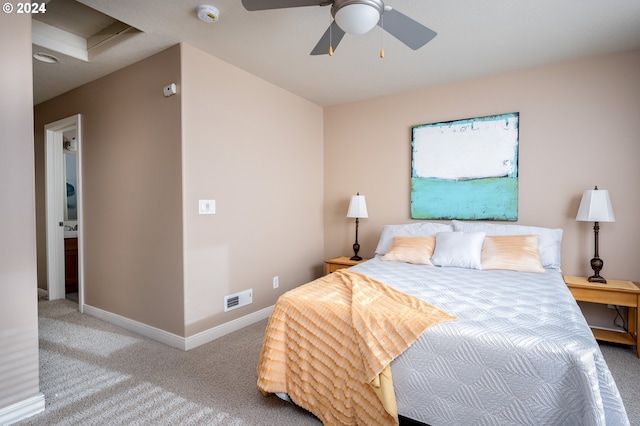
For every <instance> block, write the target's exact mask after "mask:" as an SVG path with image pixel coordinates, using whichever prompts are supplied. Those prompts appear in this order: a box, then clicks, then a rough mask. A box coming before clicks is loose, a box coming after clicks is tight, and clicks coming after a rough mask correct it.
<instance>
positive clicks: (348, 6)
mask: <svg viewBox="0 0 640 426" xmlns="http://www.w3.org/2000/svg"><path fill="white" fill-rule="evenodd" d="M331 13H332V14H333V18H334V19H335V20H336V23H337V24H338V26H339V27H340V28H342V30H343V31H344V32H346V33H347V34H352V35H362V34H366V33H368V32H369V31H371V30H372V29H373V27H375V26H376V24H377V23H378V21H380V17H381V16H382V14H383V13H384V3H382V1H381V0H343V1H340V0H336V1H335V2H334V3H333V7H332V8H331Z"/></svg>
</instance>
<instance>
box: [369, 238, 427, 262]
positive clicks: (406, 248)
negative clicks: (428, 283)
mask: <svg viewBox="0 0 640 426" xmlns="http://www.w3.org/2000/svg"><path fill="white" fill-rule="evenodd" d="M435 246H436V239H435V237H393V242H392V243H391V248H390V249H389V251H388V252H387V254H385V255H384V256H382V260H394V261H396V262H406V263H414V264H417V265H433V263H431V255H433V249H434V248H435Z"/></svg>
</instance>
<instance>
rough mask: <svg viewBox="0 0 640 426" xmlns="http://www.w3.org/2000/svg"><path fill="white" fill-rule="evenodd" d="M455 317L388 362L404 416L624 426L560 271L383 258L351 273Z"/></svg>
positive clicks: (436, 425)
mask: <svg viewBox="0 0 640 426" xmlns="http://www.w3.org/2000/svg"><path fill="white" fill-rule="evenodd" d="M353 270H354V271H357V272H361V273H363V274H366V275H368V276H370V277H372V278H374V279H377V280H379V281H382V282H384V283H386V284H388V285H390V286H392V287H394V288H396V289H398V290H401V291H403V292H405V293H408V294H411V295H414V296H417V297H419V298H420V299H422V300H424V301H426V302H428V303H431V304H433V305H435V306H437V307H439V308H441V309H443V310H445V311H447V312H449V313H450V314H453V315H455V316H457V317H458V321H454V322H446V323H442V324H438V325H434V326H432V327H430V328H429V329H427V331H426V332H424V333H423V334H422V335H421V336H420V338H419V339H418V340H417V341H416V342H415V343H414V344H413V345H412V346H411V347H409V349H407V350H406V351H405V352H404V353H402V354H401V355H400V356H399V357H398V358H396V359H395V360H394V361H392V363H391V370H392V374H393V381H394V388H395V392H396V400H397V405H398V412H399V414H400V415H402V416H405V417H408V418H411V419H415V420H418V421H421V422H424V423H427V424H429V425H431V426H440V425H447V426H448V425H514V424H517V425H581V426H583V425H616V426H618V425H628V424H629V420H628V418H627V415H626V411H625V408H624V405H623V403H622V400H621V397H620V394H619V392H618V389H617V387H616V384H615V381H614V379H613V377H612V375H611V373H610V371H609V368H608V366H607V364H606V362H605V360H604V358H603V356H602V353H601V352H600V348H599V346H598V344H597V342H596V341H595V339H594V337H593V334H592V333H591V330H590V328H589V326H588V325H587V323H586V321H585V319H584V316H583V315H582V312H581V311H580V308H579V307H578V305H577V303H576V302H575V300H574V299H573V297H572V295H571V293H570V292H569V290H568V289H567V287H566V285H565V284H564V281H563V279H562V275H561V273H560V272H558V271H554V270H548V271H547V272H546V273H527V272H513V271H505V270H491V271H481V270H475V269H464V268H455V267H446V268H442V267H434V266H425V265H413V264H408V263H402V262H390V261H382V260H380V257H379V256H377V257H375V258H374V259H371V260H369V261H367V262H364V263H361V264H359V265H357V266H355V267H353Z"/></svg>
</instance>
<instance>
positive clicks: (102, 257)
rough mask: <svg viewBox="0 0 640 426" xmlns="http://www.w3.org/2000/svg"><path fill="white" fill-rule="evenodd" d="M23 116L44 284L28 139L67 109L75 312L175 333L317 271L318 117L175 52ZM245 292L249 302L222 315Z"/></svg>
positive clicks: (288, 97) (230, 71)
mask: <svg viewBox="0 0 640 426" xmlns="http://www.w3.org/2000/svg"><path fill="white" fill-rule="evenodd" d="M171 82H175V83H176V84H177V85H178V94H177V95H175V96H171V97H169V98H165V97H163V95H162V88H163V87H164V86H165V85H167V84H168V83H171ZM35 111H36V127H35V128H36V148H37V153H36V154H37V155H36V164H37V169H38V170H39V174H38V179H37V187H38V214H39V217H40V220H39V222H38V223H39V226H38V231H39V233H38V235H39V247H40V252H41V253H42V255H41V258H42V259H43V264H42V265H41V267H40V270H39V276H40V278H41V280H44V282H45V283H44V285H45V286H46V264H45V263H44V257H45V255H46V252H45V247H44V232H45V225H44V214H45V212H44V145H43V144H44V141H43V134H42V130H41V129H42V128H43V127H44V125H45V124H46V123H49V122H52V121H55V120H58V119H60V118H64V117H67V116H70V115H73V114H77V113H79V114H82V120H83V122H82V128H83V134H82V169H83V197H84V201H83V205H84V226H83V232H84V239H85V248H84V255H85V272H84V275H85V302H86V303H87V304H88V305H91V306H93V307H96V308H100V309H102V310H105V311H107V312H111V313H115V314H118V315H121V316H123V317H125V318H129V319H132V320H135V321H139V322H141V323H144V324H147V325H150V326H152V327H156V328H159V329H161V330H164V331H168V332H170V333H173V334H175V335H178V336H184V337H188V336H192V335H194V334H196V333H199V332H202V331H206V330H208V329H210V328H213V327H216V326H218V325H222V324H224V323H227V322H229V321H231V320H233V319H236V318H238V317H241V316H245V315H247V314H249V313H252V312H255V311H258V310H260V309H264V308H267V307H269V306H271V305H273V303H275V300H276V299H277V297H278V296H279V295H280V294H282V293H283V292H285V291H286V290H288V289H291V288H293V287H295V286H297V285H299V284H300V283H303V282H306V281H309V280H311V279H313V278H315V277H317V276H318V275H319V274H321V272H322V260H323V259H322V253H323V230H322V215H323V209H322V203H323V198H322V194H323V167H322V161H323V157H322V155H323V152H322V149H323V148H322V146H323V145H322V144H323V134H322V120H323V115H322V108H320V107H318V106H316V105H314V104H312V103H310V102H308V101H305V100H303V99H301V98H300V97H298V96H295V95H293V94H291V93H289V92H287V91H284V90H283V89H280V88H278V87H276V86H273V85H272V84H269V83H266V82H265V81H263V80H261V79H259V78H257V77H255V76H252V75H250V74H248V73H246V72H244V71H241V70H239V69H238V68H235V67H232V66H230V65H229V64H227V63H225V62H223V61H220V60H218V59H216V58H214V57H212V56H211V55H208V54H205V53H203V52H201V51H199V50H197V49H194V48H192V47H190V46H188V45H182V46H174V47H172V48H170V49H168V50H167V51H165V52H162V53H160V54H158V55H155V56H153V57H151V58H148V59H146V60H144V61H141V62H139V63H137V64H134V65H132V66H130V67H127V68H125V69H123V70H121V71H118V72H116V73H113V74H111V75H109V76H107V77H105V78H102V79H100V80H98V81H95V82H92V83H89V84H87V85H85V86H82V87H80V88H78V89H75V90H73V91H71V92H69V93H67V94H64V95H62V96H59V97H57V98H55V99H53V100H51V101H48V102H45V103H43V104H40V105H38V106H36V108H35ZM199 199H213V200H215V201H216V203H217V213H216V214H215V215H211V216H208V215H199V214H198V200H199ZM276 275H277V276H279V281H280V287H279V288H278V289H277V290H274V289H273V288H272V278H273V276H276ZM41 285H42V284H41ZM251 288H252V289H253V304H252V305H250V306H247V307H243V308H239V309H236V310H233V311H230V312H228V313H224V312H223V306H224V305H223V301H224V296H225V295H228V294H233V293H236V292H240V291H243V290H247V289H251Z"/></svg>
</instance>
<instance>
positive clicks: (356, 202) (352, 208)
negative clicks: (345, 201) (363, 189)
mask: <svg viewBox="0 0 640 426" xmlns="http://www.w3.org/2000/svg"><path fill="white" fill-rule="evenodd" d="M347 217H356V218H366V217H369V214H368V213H367V203H366V201H365V200H364V195H360V194H357V195H352V196H351V202H350V203H349V211H347Z"/></svg>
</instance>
